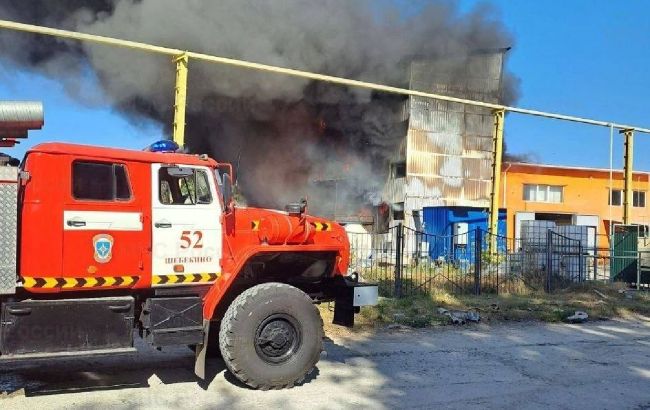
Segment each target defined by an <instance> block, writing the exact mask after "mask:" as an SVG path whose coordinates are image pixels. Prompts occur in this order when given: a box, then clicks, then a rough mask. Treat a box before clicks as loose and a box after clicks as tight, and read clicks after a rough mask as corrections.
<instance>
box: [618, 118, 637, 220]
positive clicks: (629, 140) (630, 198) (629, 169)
mask: <svg viewBox="0 0 650 410" xmlns="http://www.w3.org/2000/svg"><path fill="white" fill-rule="evenodd" d="M621 133H622V134H623V136H624V138H625V142H624V144H625V153H624V158H623V159H624V165H623V166H624V171H623V172H624V175H625V182H624V188H623V201H624V202H623V224H625V225H629V224H631V223H632V205H633V202H634V191H633V190H632V173H633V170H634V168H633V163H634V130H633V129H626V130H622V131H621Z"/></svg>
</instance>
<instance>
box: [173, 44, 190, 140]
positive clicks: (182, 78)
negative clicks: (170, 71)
mask: <svg viewBox="0 0 650 410" xmlns="http://www.w3.org/2000/svg"><path fill="white" fill-rule="evenodd" d="M174 62H175V63H176V85H175V86H174V128H173V138H174V142H176V143H177V144H178V146H179V147H181V148H183V146H184V145H185V105H186V102H187V63H188V62H189V58H188V56H187V54H186V53H183V54H181V55H180V56H178V57H176V58H175V59H174Z"/></svg>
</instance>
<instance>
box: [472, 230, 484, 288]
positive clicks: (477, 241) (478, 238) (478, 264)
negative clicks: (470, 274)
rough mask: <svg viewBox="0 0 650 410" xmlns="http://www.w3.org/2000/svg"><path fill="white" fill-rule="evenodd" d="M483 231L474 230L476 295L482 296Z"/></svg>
mask: <svg viewBox="0 0 650 410" xmlns="http://www.w3.org/2000/svg"><path fill="white" fill-rule="evenodd" d="M482 233H483V231H482V230H481V228H476V230H474V294H475V295H477V296H478V295H480V294H481V273H482V272H481V270H482V269H483V266H482V260H483V259H482V257H481V256H482V255H481V253H482V252H483V235H482Z"/></svg>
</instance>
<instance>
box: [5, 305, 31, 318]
mask: <svg viewBox="0 0 650 410" xmlns="http://www.w3.org/2000/svg"><path fill="white" fill-rule="evenodd" d="M7 312H9V313H10V314H12V315H19V316H20V315H29V314H30V313H32V308H28V307H26V308H15V307H10V308H8V309H7Z"/></svg>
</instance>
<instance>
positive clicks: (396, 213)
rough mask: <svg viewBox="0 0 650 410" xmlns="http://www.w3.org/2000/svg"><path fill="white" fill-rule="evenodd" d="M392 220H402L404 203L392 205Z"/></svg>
mask: <svg viewBox="0 0 650 410" xmlns="http://www.w3.org/2000/svg"><path fill="white" fill-rule="evenodd" d="M393 220H394V221H403V220H404V202H397V203H394V204H393Z"/></svg>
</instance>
